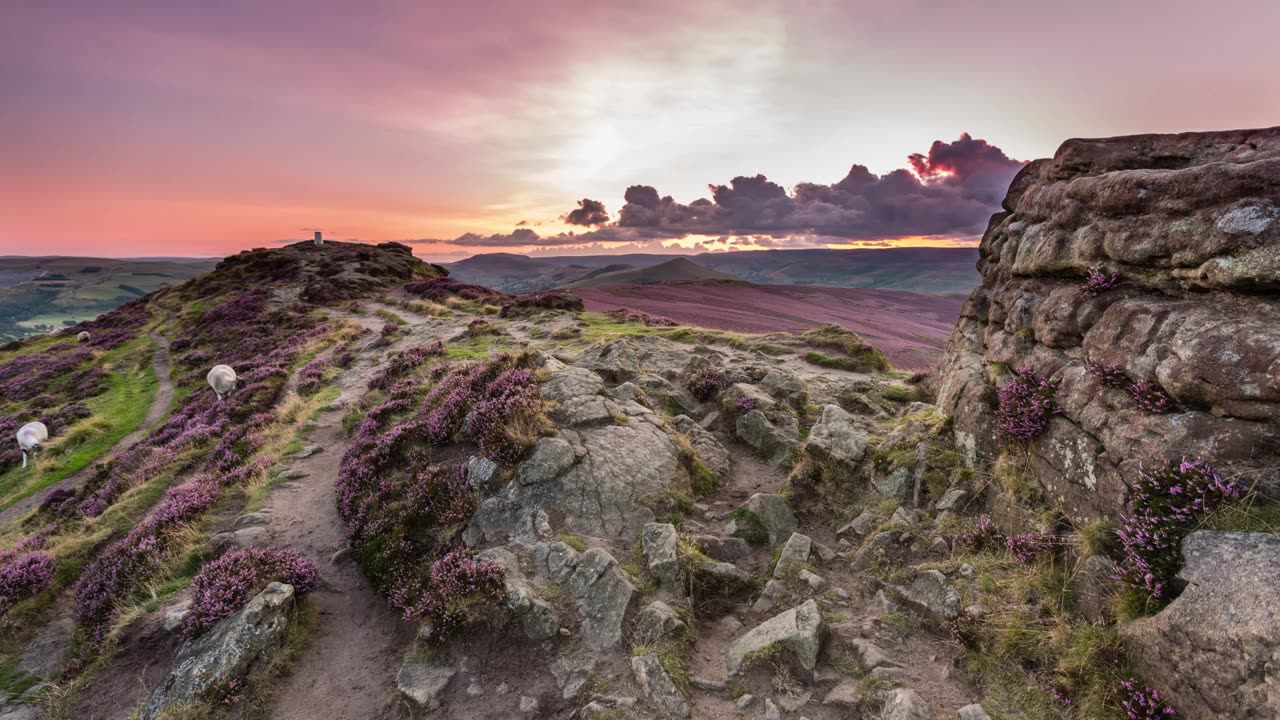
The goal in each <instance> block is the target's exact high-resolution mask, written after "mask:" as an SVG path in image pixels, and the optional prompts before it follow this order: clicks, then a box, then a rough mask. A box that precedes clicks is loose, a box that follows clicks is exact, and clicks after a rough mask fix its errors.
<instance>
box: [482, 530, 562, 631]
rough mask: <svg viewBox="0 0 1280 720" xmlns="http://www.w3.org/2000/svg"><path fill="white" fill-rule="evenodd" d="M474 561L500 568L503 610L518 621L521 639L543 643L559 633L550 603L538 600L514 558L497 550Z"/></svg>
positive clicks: (492, 550)
mask: <svg viewBox="0 0 1280 720" xmlns="http://www.w3.org/2000/svg"><path fill="white" fill-rule="evenodd" d="M478 557H479V558H480V559H482V560H488V561H490V562H493V563H496V564H497V565H498V566H500V567H501V568H502V570H503V577H502V583H503V589H504V590H505V591H506V595H507V606H508V607H509V608H510V609H511V612H512V614H513V615H514V616H515V617H516V618H518V619H519V620H520V626H521V628H522V629H523V630H524V634H525V636H526V637H528V638H529V639H530V640H546V639H548V638H551V637H554V636H555V635H556V633H557V631H558V630H559V629H560V618H559V617H558V616H557V615H556V611H555V609H554V608H553V607H551V603H549V602H547V601H546V600H544V599H542V598H541V597H540V596H539V595H538V593H537V591H536V590H535V589H534V588H533V586H532V585H531V584H530V583H529V581H528V579H526V578H525V576H524V571H523V570H522V569H521V568H520V562H519V561H518V560H517V559H516V556H515V555H514V554H513V553H512V552H511V551H510V550H507V549H506V548H502V547H497V548H490V549H488V550H485V551H484V552H482V553H480V555H479V556H478Z"/></svg>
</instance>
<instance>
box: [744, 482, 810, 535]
mask: <svg viewBox="0 0 1280 720" xmlns="http://www.w3.org/2000/svg"><path fill="white" fill-rule="evenodd" d="M742 509H744V510H746V511H747V512H750V513H753V514H755V516H756V517H757V518H759V519H760V522H761V523H762V524H763V525H764V529H765V530H766V531H767V532H768V533H769V544H770V545H777V544H778V543H780V542H783V541H785V540H786V539H787V538H790V537H791V534H792V533H794V532H795V531H796V528H798V527H800V523H799V522H798V521H797V520H796V516H795V513H793V512H791V506H790V505H788V504H787V501H786V499H785V498H783V497H782V496H781V495H772V494H769V493H756V494H755V495H752V496H751V497H749V498H747V501H746V502H745V503H743V504H742Z"/></svg>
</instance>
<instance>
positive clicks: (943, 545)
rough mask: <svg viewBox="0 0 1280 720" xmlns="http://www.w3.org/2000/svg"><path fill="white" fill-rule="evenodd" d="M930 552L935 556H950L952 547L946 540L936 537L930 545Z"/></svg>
mask: <svg viewBox="0 0 1280 720" xmlns="http://www.w3.org/2000/svg"><path fill="white" fill-rule="evenodd" d="M929 552H931V553H933V554H934V555H950V554H951V546H950V545H948V544H947V539H946V538H942V537H936V538H934V539H933V542H931V543H929Z"/></svg>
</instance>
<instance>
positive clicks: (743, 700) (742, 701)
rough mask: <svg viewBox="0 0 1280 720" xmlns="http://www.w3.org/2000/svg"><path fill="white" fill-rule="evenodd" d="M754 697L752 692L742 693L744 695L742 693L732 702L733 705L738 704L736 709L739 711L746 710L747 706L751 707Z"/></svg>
mask: <svg viewBox="0 0 1280 720" xmlns="http://www.w3.org/2000/svg"><path fill="white" fill-rule="evenodd" d="M755 699H756V698H755V696H754V695H752V694H750V693H747V694H744V695H742V696H741V697H739V698H738V699H737V701H736V702H734V705H736V706H738V710H739V711H742V710H746V709H747V708H749V707H751V703H752V702H753V701H754V700H755Z"/></svg>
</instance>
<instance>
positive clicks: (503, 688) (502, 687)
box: [494, 683, 511, 695]
mask: <svg viewBox="0 0 1280 720" xmlns="http://www.w3.org/2000/svg"><path fill="white" fill-rule="evenodd" d="M494 692H496V693H498V694H499V695H506V694H507V693H509V692H511V686H510V685H508V684H506V683H498V688H497V689H496V690H494Z"/></svg>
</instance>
